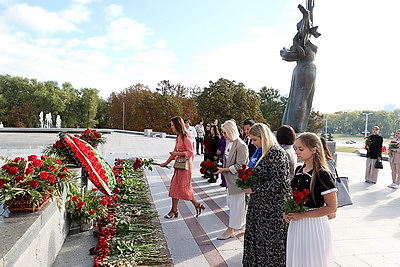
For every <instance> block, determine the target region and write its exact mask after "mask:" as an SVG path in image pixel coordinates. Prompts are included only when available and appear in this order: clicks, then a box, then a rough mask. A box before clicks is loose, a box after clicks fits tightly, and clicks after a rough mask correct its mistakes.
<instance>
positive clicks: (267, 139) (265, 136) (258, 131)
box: [249, 123, 278, 165]
mask: <svg viewBox="0 0 400 267" xmlns="http://www.w3.org/2000/svg"><path fill="white" fill-rule="evenodd" d="M249 134H251V135H254V136H257V137H260V138H261V145H262V154H261V157H260V158H259V159H258V161H257V163H256V165H257V164H258V162H260V160H261V159H262V158H263V157H265V155H267V153H268V151H269V150H270V148H271V147H272V146H273V145H275V144H277V143H278V141H276V137H275V135H274V134H273V133H272V131H271V129H270V128H269V127H268V126H267V125H266V124H264V123H256V124H254V125H253V126H252V127H251V128H250V131H249Z"/></svg>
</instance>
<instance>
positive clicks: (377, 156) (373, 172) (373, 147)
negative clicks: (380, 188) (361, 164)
mask: <svg viewBox="0 0 400 267" xmlns="http://www.w3.org/2000/svg"><path fill="white" fill-rule="evenodd" d="M379 131H380V129H379V127H378V126H374V127H372V132H373V134H372V135H370V136H368V137H367V139H369V141H370V142H369V143H370V144H369V145H368V146H366V149H367V162H366V170H365V182H366V183H370V184H376V181H377V180H378V174H379V169H377V168H375V163H376V161H377V160H382V144H383V138H382V136H380V135H379Z"/></svg>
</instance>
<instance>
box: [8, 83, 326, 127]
mask: <svg viewBox="0 0 400 267" xmlns="http://www.w3.org/2000/svg"><path fill="white" fill-rule="evenodd" d="M286 104H287V97H286V96H281V95H280V94H279V91H278V90H277V89H274V88H268V87H262V88H261V89H260V91H259V92H255V91H253V90H251V89H248V88H246V86H245V85H244V84H243V83H241V82H236V81H232V80H228V79H224V78H220V79H219V80H217V81H210V82H209V84H208V86H206V87H204V88H200V87H198V86H193V87H188V86H184V85H182V84H179V83H178V84H171V83H170V81H169V80H163V81H160V82H159V83H158V85H157V88H156V90H155V91H152V90H150V88H149V87H148V86H147V85H144V84H140V83H138V84H135V85H132V86H129V87H127V88H125V89H123V90H121V91H120V92H113V93H111V95H110V96H109V97H108V98H107V99H106V100H105V99H103V98H101V97H100V96H99V90H97V89H95V88H81V89H76V88H74V87H73V86H72V84H71V83H68V82H66V83H63V84H62V85H61V86H59V85H58V83H57V82H55V81H45V82H39V81H37V80H36V79H28V78H22V77H12V76H10V75H0V121H2V122H3V123H4V124H5V126H6V127H39V113H40V112H41V111H43V113H44V114H47V113H51V114H52V115H53V117H54V118H55V117H56V116H57V115H60V117H61V119H62V127H64V128H76V127H79V128H85V127H87V128H117V129H125V130H136V131H143V130H144V129H146V128H151V129H153V130H154V131H162V132H170V123H169V120H170V118H171V117H173V116H181V117H183V118H187V119H190V120H191V121H192V122H193V124H195V123H196V122H197V121H198V120H199V119H203V120H204V121H206V122H211V121H214V120H215V119H218V120H219V121H220V122H224V121H225V120H228V119H234V120H236V121H237V122H238V123H241V122H242V121H244V120H245V119H248V118H251V119H253V120H255V121H257V122H267V123H268V124H269V125H270V127H271V129H272V130H276V129H277V128H279V126H280V125H281V120H282V115H283V112H284V109H285V106H286ZM53 121H55V120H54V119H53ZM323 126H324V121H323V115H322V114H320V113H319V112H318V111H314V110H313V111H312V112H311V115H310V122H309V127H308V131H313V132H318V131H319V130H320V129H322V128H323Z"/></svg>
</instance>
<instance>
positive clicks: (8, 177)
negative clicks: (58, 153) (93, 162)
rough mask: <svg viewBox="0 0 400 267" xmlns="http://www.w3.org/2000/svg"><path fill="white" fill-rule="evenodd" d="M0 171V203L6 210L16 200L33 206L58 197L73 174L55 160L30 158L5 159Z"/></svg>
mask: <svg viewBox="0 0 400 267" xmlns="http://www.w3.org/2000/svg"><path fill="white" fill-rule="evenodd" d="M5 162H6V164H5V165H3V166H2V167H1V170H0V201H4V202H5V203H4V205H5V207H6V208H8V207H10V206H12V205H13V204H15V203H16V202H17V201H18V200H26V201H29V203H32V204H33V205H32V208H33V209H35V207H36V206H37V205H38V204H39V203H40V202H41V201H43V200H45V199H46V198H48V197H49V196H57V197H59V196H60V195H61V194H62V192H63V190H64V188H65V186H68V184H69V182H70V181H71V180H72V179H73V178H74V174H73V173H72V172H71V171H69V170H68V168H67V167H66V166H65V164H63V162H62V161H61V160H59V159H56V158H52V157H48V156H40V157H38V156H36V155H30V156H29V157H28V158H27V159H25V158H22V157H16V158H14V159H5Z"/></svg>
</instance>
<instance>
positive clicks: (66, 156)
mask: <svg viewBox="0 0 400 267" xmlns="http://www.w3.org/2000/svg"><path fill="white" fill-rule="evenodd" d="M42 153H43V154H44V155H46V156H49V157H55V158H58V159H60V160H61V161H63V162H64V163H66V164H75V163H76V162H75V159H74V157H73V156H72V153H71V151H70V149H69V148H68V147H66V146H65V145H64V143H63V142H62V141H61V139H58V140H57V141H56V142H55V143H54V144H50V145H48V146H47V147H45V148H44V149H43V151H42Z"/></svg>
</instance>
